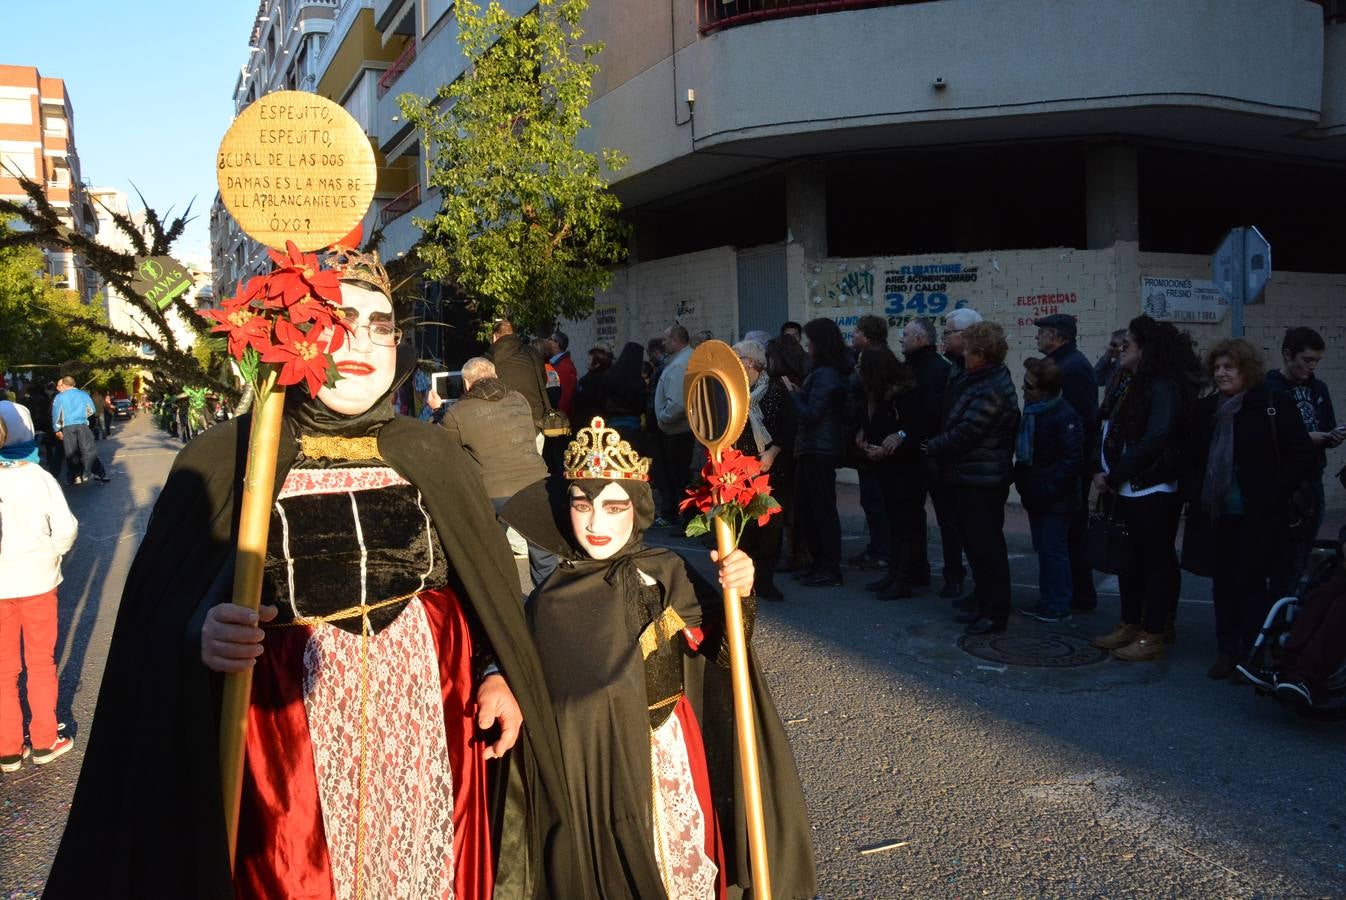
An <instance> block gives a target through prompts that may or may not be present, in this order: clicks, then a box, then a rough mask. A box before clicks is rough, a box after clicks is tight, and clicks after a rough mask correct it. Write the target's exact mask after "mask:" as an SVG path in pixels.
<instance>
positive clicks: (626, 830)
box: [502, 418, 816, 900]
mask: <svg viewBox="0 0 1346 900" xmlns="http://www.w3.org/2000/svg"><path fill="white" fill-rule="evenodd" d="M649 465H650V461H649V459H648V458H644V457H641V456H639V455H638V454H637V453H635V451H633V450H632V449H631V447H630V445H629V444H628V443H627V442H626V441H623V440H621V439H620V437H619V436H618V435H617V433H616V432H615V431H614V430H612V429H610V428H607V427H606V426H605V424H604V422H603V420H602V419H600V418H595V419H594V420H593V421H592V423H591V425H590V426H589V427H588V428H584V429H581V430H580V431H579V433H578V434H577V435H576V437H575V440H574V441H572V442H571V444H570V446H569V447H568V448H567V450H566V454H565V467H564V480H563V481H557V482H553V483H552V484H551V488H552V489H551V490H550V491H549V490H548V484H547V483H546V482H538V483H537V484H535V485H533V486H532V487H530V488H528V489H527V490H525V491H523V492H521V493H519V494H517V495H515V497H514V499H513V500H511V501H510V502H509V504H507V505H506V507H505V509H504V512H503V513H502V517H503V518H504V519H505V520H506V521H508V522H509V523H510V524H511V525H513V526H514V527H515V528H516V529H518V530H519V531H520V532H521V533H522V534H523V535H524V536H525V537H527V538H528V539H529V540H530V541H535V542H537V543H539V544H541V545H543V546H546V547H548V548H549V549H554V551H555V552H556V553H557V554H558V555H559V556H560V557H561V558H562V562H561V565H560V566H559V567H558V568H557V569H556V571H555V572H553V573H552V575H551V577H550V578H549V579H548V580H547V581H546V582H544V583H543V584H542V586H541V587H539V588H538V589H537V590H536V591H534V593H533V596H532V597H531V598H530V599H529V601H528V618H529V624H530V625H531V627H532V631H533V639H534V640H535V641H536V643H537V648H538V655H539V656H540V657H541V659H542V668H543V671H544V672H545V674H546V679H547V686H548V687H549V688H550V691H551V697H552V702H553V704H554V706H555V709H556V716H557V723H558V725H559V727H560V732H561V745H562V752H563V755H564V758H565V768H566V775H567V781H568V783H569V785H570V794H569V796H570V828H571V831H572V833H573V834H574V835H575V836H576V838H577V840H578V842H579V844H580V845H581V846H580V859H581V862H580V870H581V872H582V874H583V876H584V879H585V884H584V886H583V889H582V890H580V891H578V892H577V893H575V894H574V895H573V896H575V897H585V898H628V897H639V898H660V897H669V898H674V900H683V898H707V900H712V898H720V897H724V896H737V895H738V893H739V892H741V891H742V890H743V889H744V888H747V887H748V886H749V883H750V880H751V879H750V866H749V860H748V858H747V842H746V832H745V831H744V828H745V823H744V819H743V811H742V806H741V798H742V793H741V787H740V785H739V772H738V762H737V759H736V756H737V754H736V752H735V749H734V747H735V744H734V726H733V701H732V698H731V692H730V689H729V673H728V671H727V669H726V668H725V667H726V666H727V663H726V662H725V658H726V656H727V650H726V648H725V646H724V636H723V627H722V622H723V617H722V613H721V608H720V602H721V597H720V594H719V592H718V591H715V590H714V589H713V588H710V586H709V585H706V584H704V583H703V582H700V580H699V579H698V578H697V576H695V575H694V574H693V573H692V570H691V569H690V568H689V567H688V565H687V564H686V563H685V562H684V561H683V560H682V558H681V557H679V556H678V555H677V554H675V553H673V552H671V551H668V550H661V549H655V548H652V547H647V546H645V544H644V543H643V540H642V538H643V535H644V532H645V530H646V529H647V528H649V527H650V524H651V523H652V521H653V519H654V500H653V497H652V495H651V492H650V486H649ZM711 559H712V560H716V559H717V556H716V554H714V553H712V554H711ZM752 579H753V565H752V561H751V560H750V559H749V558H748V556H747V555H746V554H744V553H743V551H742V550H735V551H734V552H733V553H731V554H729V555H728V556H727V557H725V558H724V560H722V561H720V573H719V581H720V585H721V586H722V587H732V588H735V589H737V590H739V591H743V592H746V591H748V590H750V589H751V587H752ZM754 608H755V607H754V605H753V603H752V599H751V598H745V603H744V613H745V618H746V619H747V621H748V622H749V623H750V622H751V621H752V619H753V616H752V615H751V613H752V611H753V609H754ZM748 628H749V633H750V632H751V626H750V625H749V626H748ZM749 664H750V667H751V678H752V691H753V698H754V701H755V707H756V713H755V715H756V722H757V734H758V748H759V749H758V754H759V761H760V765H761V771H762V792H763V806H764V809H765V810H766V816H767V819H766V831H767V845H768V855H769V863H770V866H771V872H772V887H773V893H774V896H776V897H811V896H813V894H814V892H815V890H816V885H815V879H814V872H813V849H812V844H811V840H810V836H809V825H808V818H807V815H806V813H805V810H804V802H803V796H802V792H801V789H800V786H799V778H798V775H797V773H796V771H795V765H794V757H793V754H792V753H791V751H790V747H789V742H788V740H787V739H786V737H785V734H784V729H783V727H782V725H781V721H780V717H779V716H778V714H777V713H776V710H775V707H774V705H773V704H772V702H771V697H770V693H769V692H768V690H767V688H766V684H765V682H764V681H763V680H762V677H761V673H760V671H759V670H758V668H757V665H756V662H755V661H754V658H753V655H752V651H751V649H750V650H749Z"/></svg>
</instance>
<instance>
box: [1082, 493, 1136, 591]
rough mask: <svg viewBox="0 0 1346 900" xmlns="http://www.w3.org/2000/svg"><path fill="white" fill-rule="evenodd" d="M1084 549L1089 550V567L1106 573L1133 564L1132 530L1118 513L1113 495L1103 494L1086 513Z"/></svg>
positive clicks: (1122, 569)
mask: <svg viewBox="0 0 1346 900" xmlns="http://www.w3.org/2000/svg"><path fill="white" fill-rule="evenodd" d="M1085 549H1086V550H1087V551H1088V554H1089V567H1090V568H1091V569H1095V570H1097V571H1099V572H1106V573H1107V574H1109V575H1120V574H1122V572H1125V571H1130V570H1131V569H1132V568H1133V565H1132V562H1133V559H1134V551H1133V550H1132V548H1131V533H1130V532H1129V531H1127V528H1126V523H1125V522H1123V521H1122V517H1121V516H1120V515H1118V514H1117V503H1116V501H1115V499H1114V498H1112V497H1111V496H1108V495H1104V496H1101V497H1099V498H1098V502H1097V503H1095V504H1094V509H1093V512H1091V513H1089V527H1088V530H1087V531H1086V532H1085Z"/></svg>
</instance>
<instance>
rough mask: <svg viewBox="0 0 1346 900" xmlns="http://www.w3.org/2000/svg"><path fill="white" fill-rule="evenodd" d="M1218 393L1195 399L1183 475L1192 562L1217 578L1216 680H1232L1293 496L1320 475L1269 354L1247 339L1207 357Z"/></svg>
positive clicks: (1187, 563) (1273, 571)
mask: <svg viewBox="0 0 1346 900" xmlns="http://www.w3.org/2000/svg"><path fill="white" fill-rule="evenodd" d="M1206 368H1207V371H1208V372H1209V373H1210V375H1211V376H1212V377H1213V379H1214V381H1215V387H1216V393H1214V394H1211V395H1210V396H1208V397H1203V398H1202V399H1201V400H1199V401H1197V404H1196V409H1195V412H1194V414H1193V415H1192V416H1191V433H1190V435H1189V437H1188V441H1187V453H1188V456H1187V467H1186V472H1185V475H1186V477H1185V478H1184V480H1183V487H1184V494H1185V495H1186V499H1187V501H1188V503H1189V506H1188V513H1187V530H1186V532H1185V534H1184V538H1183V547H1182V561H1183V565H1184V567H1185V568H1187V569H1189V570H1190V571H1193V572H1196V573H1197V574H1199V575H1207V576H1209V577H1210V578H1211V598H1212V599H1213V600H1214V603H1215V639H1216V645H1217V648H1218V655H1217V656H1216V659H1215V662H1214V664H1213V665H1212V666H1211V667H1210V669H1209V671H1207V673H1206V674H1207V675H1209V676H1210V677H1211V678H1228V677H1230V676H1232V675H1233V673H1234V666H1235V665H1236V664H1237V663H1238V662H1240V661H1241V660H1242V659H1243V657H1244V656H1245V655H1246V654H1247V652H1248V650H1249V649H1251V647H1252V642H1253V639H1254V638H1256V637H1257V632H1258V630H1259V629H1260V628H1261V625H1262V622H1263V620H1264V619H1265V618H1266V614H1267V610H1269V609H1270V608H1271V603H1272V600H1273V599H1274V598H1273V596H1272V593H1271V590H1272V588H1273V587H1274V586H1275V584H1276V581H1277V577H1276V576H1277V575H1278V574H1279V567H1280V565H1281V563H1282V561H1283V560H1284V558H1285V553H1286V549H1287V547H1288V544H1289V518H1288V512H1289V501H1290V496H1291V495H1292V494H1293V493H1294V490H1295V488H1297V487H1298V486H1299V485H1300V484H1303V483H1304V481H1306V480H1307V479H1308V478H1310V477H1311V476H1312V473H1313V462H1314V458H1313V457H1314V454H1313V444H1312V443H1311V442H1310V440H1309V435H1308V432H1307V431H1306V430H1305V429H1304V421H1303V420H1302V419H1301V418H1300V417H1299V411H1298V410H1297V409H1296V408H1295V403H1294V400H1293V398H1291V397H1290V396H1289V395H1288V394H1285V393H1280V394H1272V393H1271V391H1270V390H1269V389H1268V388H1267V385H1266V383H1265V381H1264V378H1265V374H1264V373H1265V371H1266V369H1265V368H1264V365H1263V362H1262V354H1261V352H1260V351H1259V350H1258V349H1257V348H1256V347H1254V346H1253V345H1252V344H1250V343H1248V342H1247V341H1245V340H1242V339H1241V338H1235V339H1230V340H1223V341H1220V342H1219V343H1218V344H1216V345H1215V346H1214V347H1212V348H1211V349H1210V352H1209V353H1208V354H1207V355H1206Z"/></svg>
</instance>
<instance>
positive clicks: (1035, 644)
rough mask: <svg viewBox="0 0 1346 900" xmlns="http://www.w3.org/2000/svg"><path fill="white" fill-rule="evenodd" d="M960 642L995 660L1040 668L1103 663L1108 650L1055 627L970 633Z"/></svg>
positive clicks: (980, 656)
mask: <svg viewBox="0 0 1346 900" xmlns="http://www.w3.org/2000/svg"><path fill="white" fill-rule="evenodd" d="M958 646H959V647H962V648H963V649H964V650H965V651H967V652H968V653H971V654H972V655H973V656H976V657H979V658H981V659H985V660H989V661H991V662H998V663H1006V664H1008V665H1011V666H1034V667H1036V668H1040V669H1068V668H1074V667H1076V666H1088V665H1093V664H1094V663H1100V662H1102V661H1103V660H1105V659H1107V658H1108V651H1106V650H1103V649H1100V648H1098V647H1095V646H1094V645H1093V644H1092V643H1090V642H1089V641H1088V640H1086V639H1085V638H1082V637H1077V636H1076V635H1073V634H1061V633H1058V632H1055V631H1013V632H1001V633H1000V634H967V635H963V636H962V637H960V638H959V639H958Z"/></svg>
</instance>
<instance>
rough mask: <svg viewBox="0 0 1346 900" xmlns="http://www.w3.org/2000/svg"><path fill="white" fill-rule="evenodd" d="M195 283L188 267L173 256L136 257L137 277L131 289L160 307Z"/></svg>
mask: <svg viewBox="0 0 1346 900" xmlns="http://www.w3.org/2000/svg"><path fill="white" fill-rule="evenodd" d="M192 284H193V281H192V276H191V273H190V272H188V271H187V267H186V266H184V265H183V264H182V263H180V262H178V261H177V260H176V259H174V258H173V257H171V256H138V257H136V272H135V279H134V280H133V281H132V282H131V290H132V291H134V292H135V293H136V294H137V295H138V296H140V297H144V298H145V299H146V300H148V301H149V302H150V303H153V304H154V305H155V306H157V307H159V309H164V308H165V307H167V306H168V304H170V303H172V302H173V298H174V297H177V296H178V295H180V294H184V293H186V292H187V291H188V290H190V289H191V287H192Z"/></svg>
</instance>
